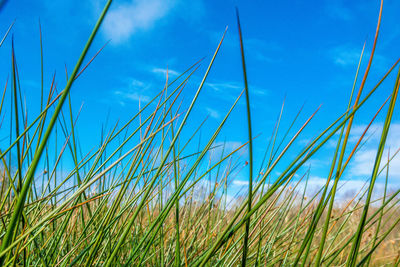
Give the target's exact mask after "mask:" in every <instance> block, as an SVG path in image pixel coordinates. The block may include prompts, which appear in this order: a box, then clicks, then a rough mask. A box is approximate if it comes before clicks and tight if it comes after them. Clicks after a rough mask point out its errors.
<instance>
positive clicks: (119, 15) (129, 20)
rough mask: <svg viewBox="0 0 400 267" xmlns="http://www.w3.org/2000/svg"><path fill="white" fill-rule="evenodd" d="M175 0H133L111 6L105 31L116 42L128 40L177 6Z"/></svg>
mask: <svg viewBox="0 0 400 267" xmlns="http://www.w3.org/2000/svg"><path fill="white" fill-rule="evenodd" d="M175 4H176V1H175V0H131V1H128V2H125V3H121V4H119V5H116V6H115V7H113V8H111V9H110V11H109V12H108V14H107V16H106V18H105V21H104V25H103V31H104V34H105V35H106V36H107V38H111V39H112V42H113V43H114V44H118V43H121V42H123V41H126V40H128V39H129V38H130V37H131V36H132V35H133V34H134V33H135V32H137V31H140V30H148V29H150V28H151V27H153V26H154V25H155V23H156V22H157V21H159V20H160V19H162V18H164V17H165V16H167V15H168V13H169V12H170V11H171V10H172V8H173V7H174V6H175Z"/></svg>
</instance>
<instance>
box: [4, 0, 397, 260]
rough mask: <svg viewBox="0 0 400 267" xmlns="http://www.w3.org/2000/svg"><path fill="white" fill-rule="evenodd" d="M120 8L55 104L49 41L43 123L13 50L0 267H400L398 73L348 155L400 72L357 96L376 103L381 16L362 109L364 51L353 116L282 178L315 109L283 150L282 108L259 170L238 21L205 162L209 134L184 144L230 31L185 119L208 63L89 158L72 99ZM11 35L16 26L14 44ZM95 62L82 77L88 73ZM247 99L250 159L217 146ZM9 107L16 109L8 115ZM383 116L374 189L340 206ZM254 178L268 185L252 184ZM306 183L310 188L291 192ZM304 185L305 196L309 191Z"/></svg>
mask: <svg viewBox="0 0 400 267" xmlns="http://www.w3.org/2000/svg"><path fill="white" fill-rule="evenodd" d="M110 4H111V1H108V2H107V4H106V6H105V8H104V11H103V13H102V14H101V16H100V18H99V20H98V22H97V24H96V25H95V27H94V30H93V32H92V34H91V35H90V37H89V40H88V42H87V44H86V46H85V47H84V49H83V52H82V54H81V56H80V57H79V59H78V61H77V64H76V66H75V68H74V69H73V71H72V72H71V74H69V75H68V74H67V80H68V82H67V84H66V86H65V88H64V89H63V90H62V91H61V92H60V93H58V94H57V93H56V88H55V84H56V78H55V77H54V78H53V81H52V83H51V85H50V91H49V93H48V96H47V99H45V94H44V89H43V88H44V87H45V86H44V82H43V51H42V38H41V33H40V44H41V46H40V47H41V51H40V53H41V57H42V61H41V71H42V76H41V105H40V106H41V108H40V113H39V114H38V115H37V116H36V117H35V118H34V119H33V120H32V119H31V120H28V118H27V115H26V114H27V107H26V105H24V104H23V102H22V94H23V92H22V90H21V88H20V81H19V74H18V64H17V60H16V56H15V55H16V53H17V51H14V48H12V51H11V66H12V68H11V69H12V71H11V74H10V77H11V78H10V81H8V80H7V81H6V83H5V87H4V90H3V94H2V99H1V104H0V115H2V116H3V114H5V113H6V110H5V109H6V106H8V107H11V110H9V111H7V114H9V116H10V119H9V121H10V123H11V124H10V127H9V130H10V132H11V133H12V134H10V135H9V136H10V144H9V146H8V147H6V148H5V149H4V150H2V151H0V160H1V164H2V165H1V173H0V182H1V188H0V207H1V209H0V210H1V214H0V218H1V223H0V239H1V247H0V265H4V266H8V265H24V266H30V265H34V266H36V265H43V266H76V265H79V266H81V265H82V266H91V265H105V266H115V265H117V266H120V265H124V266H130V265H135V266H142V265H145V266H170V265H175V266H182V265H184V266H204V265H207V266H216V265H217V266H222V265H223V266H236V265H242V266H244V265H248V266H253V265H256V266H272V265H298V264H301V265H303V266H304V265H307V266H308V265H311V264H313V265H315V266H320V265H344V264H346V265H348V266H355V265H357V264H358V265H362V264H371V265H380V264H383V263H391V264H395V265H398V264H399V263H400V254H399V251H398V245H399V234H398V233H399V230H400V229H399V226H398V223H399V221H400V215H399V207H400V206H399V201H400V199H399V193H400V190H397V191H394V192H389V190H387V185H388V180H389V179H390V172H389V166H390V162H391V160H392V159H393V158H394V157H395V156H396V155H397V153H398V151H399V150H396V152H395V153H393V154H392V155H390V154H388V159H387V161H386V163H385V164H381V162H382V157H383V151H384V148H385V144H386V138H387V135H388V131H389V128H390V125H391V120H392V116H393V110H394V107H395V103H396V99H397V94H398V89H399V77H400V71H399V74H398V75H397V78H396V80H395V85H394V89H393V91H392V93H391V94H390V95H389V96H388V98H387V99H386V101H385V102H383V103H382V105H381V106H380V107H379V108H378V109H377V110H376V114H375V116H374V117H373V118H372V119H371V123H370V124H369V125H368V126H367V127H366V129H365V131H364V133H363V134H362V135H361V136H360V137H359V140H358V142H357V143H356V145H355V146H354V147H349V146H350V145H349V143H348V138H349V133H350V131H351V127H352V123H353V120H354V119H355V114H356V112H357V114H358V112H359V110H360V108H361V107H362V106H363V105H364V104H365V103H366V102H367V101H368V100H369V99H371V98H372V97H373V95H374V93H375V92H376V91H378V90H379V89H380V85H381V84H382V82H383V81H384V80H386V79H387V78H388V76H389V74H390V73H392V71H393V70H394V69H395V68H396V66H397V64H398V62H399V60H398V61H396V62H395V63H394V64H393V66H392V67H391V68H390V69H389V70H388V71H387V72H386V73H385V74H384V75H383V76H382V78H381V80H379V81H378V82H377V83H376V85H375V86H374V87H372V89H369V91H368V93H366V94H365V96H364V97H361V95H362V94H361V92H362V91H365V90H368V89H367V88H364V86H365V80H366V78H367V76H368V73H369V69H370V67H371V65H372V59H373V54H374V49H375V46H376V40H377V38H378V33H379V25H380V19H381V13H382V5H381V12H380V15H379V19H378V26H377V31H376V36H375V41H374V45H373V50H372V52H371V55H370V60H369V64H368V66H367V68H366V70H365V72H364V76H363V79H362V82H361V86H360V88H359V90H358V93H357V96H356V98H355V100H354V102H353V94H354V92H355V85H356V83H357V80H358V73H359V70H360V66H361V61H362V59H363V52H364V49H363V51H362V52H361V56H360V63H359V65H358V67H357V74H356V76H355V79H354V85H353V88H352V90H351V96H350V99H349V102H348V105H347V107H346V108H345V110H344V112H343V114H339V115H338V117H337V119H336V120H335V121H334V122H332V123H331V124H330V125H329V126H328V127H327V128H326V129H324V130H323V131H322V132H320V133H318V134H317V135H316V137H315V138H313V139H312V140H310V142H309V144H307V145H305V146H303V149H302V150H301V151H300V152H299V153H298V154H297V155H296V156H295V157H294V159H292V160H289V159H286V161H285V162H284V163H287V164H285V166H286V167H285V169H284V170H283V171H282V170H280V172H279V173H280V174H279V175H277V174H276V173H277V172H276V170H277V165H278V164H282V162H283V159H284V158H285V156H286V155H287V153H288V150H289V148H291V147H293V146H294V145H295V144H297V143H296V141H297V140H298V138H299V136H300V135H301V133H302V132H303V130H304V128H305V127H307V125H308V124H309V123H310V122H311V120H312V119H313V118H314V116H315V115H316V113H317V111H318V109H317V110H316V111H315V112H314V113H313V114H311V115H309V117H308V118H307V119H306V120H305V121H303V122H302V123H300V125H299V126H298V125H297V120H298V118H299V114H300V113H301V112H302V109H300V110H299V112H298V114H297V115H296V116H295V118H294V119H293V120H292V122H291V123H290V127H289V128H288V129H286V131H285V134H284V135H283V138H282V139H281V140H278V131H280V127H279V125H280V122H281V119H282V118H283V116H282V114H283V107H284V105H282V110H281V112H280V115H279V118H278V120H277V123H276V125H275V128H274V129H273V134H272V136H271V138H270V145H269V146H268V148H267V149H266V150H265V157H264V160H263V161H262V164H261V166H254V160H253V153H252V146H253V145H252V144H253V140H254V138H255V137H254V136H253V135H252V131H251V125H252V124H251V105H250V98H249V91H251V88H249V87H248V83H247V72H246V65H245V56H244V55H245V42H244V41H243V37H242V33H241V28H240V23H239V15H237V18H238V26H239V27H238V29H239V37H240V47H241V51H240V53H241V56H242V63H243V64H242V67H243V74H244V76H243V77H244V90H243V92H242V93H241V94H239V95H238V96H237V99H236V100H235V101H234V102H233V103H232V105H231V107H230V109H229V111H228V112H227V114H226V115H225V116H224V118H223V119H222V120H221V121H220V123H219V125H218V127H216V128H215V129H213V130H211V131H209V132H208V134H209V137H208V139H207V140H206V142H205V143H204V145H200V144H201V142H199V145H198V146H196V147H197V149H196V150H194V151H193V150H191V149H190V148H193V147H195V146H194V145H193V143H194V142H196V140H197V138H199V139H200V135H199V131H200V129H202V128H203V125H204V124H203V123H201V124H199V125H198V128H196V129H193V130H192V135H190V136H187V135H183V134H182V131H183V130H184V129H186V128H187V126H186V125H187V122H188V121H189V120H190V119H191V118H192V117H191V111H192V109H193V107H194V106H195V105H196V100H197V98H198V96H199V95H200V93H201V91H202V88H203V86H204V84H205V82H206V79H207V76H208V74H209V72H210V71H211V70H212V66H213V62H214V59H215V58H216V57H217V56H218V52H219V50H220V48H221V45H222V44H223V39H224V36H225V33H226V31H225V33H224V34H223V36H222V38H221V41H220V43H219V44H218V46H217V48H216V50H215V52H214V55H213V57H212V59H211V60H210V62H209V64H208V67H207V70H206V71H205V73H204V75H203V79H202V81H201V82H200V84H199V86H198V89H197V91H196V92H195V94H194V96H193V98H192V100H191V102H190V104H189V106H188V107H187V108H185V110H182V108H181V105H182V102H181V92H182V91H183V90H184V89H185V86H186V84H187V83H189V82H191V80H190V79H191V77H192V75H193V74H194V73H195V72H198V71H199V69H198V68H199V65H200V63H202V62H203V60H201V61H199V62H197V63H195V64H194V65H192V66H190V67H189V68H188V69H187V70H186V71H185V72H183V73H182V74H181V75H180V76H178V77H177V78H176V79H174V80H172V81H170V80H169V78H168V75H167V79H166V83H165V86H164V88H163V89H162V90H161V91H160V92H159V93H158V94H156V95H155V96H154V97H153V99H151V100H150V101H149V102H148V103H147V104H146V105H144V106H143V107H140V109H139V111H138V112H137V113H136V114H134V115H133V116H132V118H131V119H130V120H129V121H127V122H126V123H125V124H123V125H122V126H119V127H118V124H115V126H113V127H111V128H109V129H107V128H104V129H102V138H101V142H100V143H99V144H98V146H96V147H94V148H93V149H92V150H90V151H89V152H82V151H81V149H79V148H80V140H79V139H78V138H77V136H78V135H77V134H76V133H77V132H78V131H79V129H77V127H76V121H77V119H78V116H79V114H78V115H75V116H74V114H73V112H72V105H71V101H72V100H71V98H70V90H71V88H72V86H73V84H75V83H76V82H79V76H80V75H81V74H82V73H83V71H84V70H85V69H86V67H87V66H88V64H90V63H91V62H92V61H93V59H94V57H96V56H97V55H98V53H96V54H95V56H94V57H93V58H92V59H90V60H87V52H88V50H89V48H90V46H91V43H92V40H93V39H94V37H95V36H96V33H97V31H98V29H99V27H100V25H101V23H102V21H103V19H104V16H105V15H106V13H107V10H108V8H109V6H110ZM11 27H12V24H11V26H10V27H9V30H10V29H11ZM9 30H8V31H7V32H6V33H5V35H4V37H3V38H2V41H1V43H0V47H1V45H2V44H3V42H4V40H6V37H7V35H8V32H9ZM100 50H101V49H100ZM85 60H86V61H87V62H88V63H87V64H86V66H84V65H83V63H84V61H85ZM7 92H9V95H10V99H8V98H7ZM242 94H244V95H245V97H246V103H247V120H248V132H249V134H248V137H249V138H248V141H247V142H246V143H244V144H242V145H241V146H239V147H237V148H235V149H233V150H225V145H224V144H223V145H222V147H219V146H221V145H216V142H215V141H216V139H217V137H218V135H219V133H220V132H221V130H222V129H223V128H224V125H225V124H226V123H227V121H228V120H229V118H230V116H231V113H232V111H233V110H234V109H235V107H236V105H237V103H238V101H240V99H241V96H242ZM66 100H68V105H67V104H66V103H65V102H66ZM8 102H9V103H10V105H4V103H7V104H8ZM387 103H389V105H388V107H387V110H386V119H385V123H384V127H383V130H382V133H381V140H380V143H379V147H378V153H377V155H376V160H375V164H374V168H373V171H372V173H371V177H366V182H365V186H364V187H363V188H362V189H361V190H360V191H359V192H357V194H356V195H355V196H354V197H352V198H351V199H350V200H349V201H347V202H346V203H342V202H341V203H338V202H337V200H336V201H335V195H336V193H337V192H338V191H339V190H342V188H341V187H340V186H339V181H340V180H341V178H342V174H343V173H344V171H345V170H346V167H347V166H348V164H349V162H351V160H352V159H353V158H354V157H357V151H358V150H359V149H360V147H361V146H362V145H363V144H364V142H366V133H367V131H368V129H369V127H370V125H371V124H372V123H373V121H374V120H375V119H376V117H377V115H378V114H379V113H380V112H382V111H383V110H385V108H386V105H387ZM66 112H67V113H69V114H65V113H66ZM296 127H297V130H295V131H294V133H292V131H293V129H295V128H296ZM52 133H53V134H52ZM290 133H292V135H291V136H290ZM337 134H338V136H339V139H338V141H337V145H336V149H335V152H334V154H333V156H332V160H331V166H330V170H329V173H328V174H327V177H326V178H327V181H326V184H325V185H324V186H322V187H321V188H320V189H319V191H318V192H316V193H315V194H312V195H311V196H310V195H309V194H308V193H307V192H308V190H307V189H308V186H309V175H310V168H308V165H309V164H308V163H309V160H310V159H311V158H312V157H313V155H315V154H316V153H317V152H318V151H319V150H321V149H322V148H323V147H324V146H325V145H326V143H327V142H328V141H330V140H331V139H332V137H333V136H335V135H337ZM60 140H62V141H60ZM60 142H62V146H61V147H60V146H59V144H60ZM297 145H298V146H299V144H297ZM221 148H222V149H221ZM245 149H248V150H247V151H248V152H249V158H248V161H249V163H247V161H246V160H247V157H246V158H243V155H244V154H243V153H242V152H240V151H243V150H245ZM346 152H350V153H346ZM84 153H86V154H84ZM14 154H16V155H17V157H16V158H14V157H13V156H12V155H14ZM213 154H214V155H213ZM215 154H218V155H217V157H215ZM67 157H68V158H72V159H73V164H74V166H73V168H72V169H68V170H67V169H65V168H63V167H62V164H61V162H62V161H63V160H64V159H65V158H67ZM256 167H258V169H259V171H258V172H255V171H254V170H255V168H256ZM243 169H245V170H248V171H249V183H248V188H247V191H246V192H245V193H244V194H240V192H239V194H238V195H236V196H235V197H234V198H233V200H228V192H229V188H230V184H231V183H232V181H234V180H235V179H236V178H237V175H238V173H240V172H241V171H242V170H243ZM60 173H62V174H63V175H62V176H61V177H60V175H59V174H60ZM381 173H384V174H386V179H385V190H384V192H383V195H382V196H380V197H379V198H378V199H373V198H372V192H373V190H374V184H375V182H376V179H377V177H378V175H380V174H381ZM297 176H298V177H301V178H295V177H297ZM331 180H333V185H332V183H330V181H331ZM301 184H305V186H304V188H303V189H301V186H300V185H301ZM331 185H332V186H331Z"/></svg>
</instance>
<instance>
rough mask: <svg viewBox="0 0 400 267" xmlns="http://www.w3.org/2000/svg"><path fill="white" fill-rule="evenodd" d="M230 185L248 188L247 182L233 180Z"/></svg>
mask: <svg viewBox="0 0 400 267" xmlns="http://www.w3.org/2000/svg"><path fill="white" fill-rule="evenodd" d="M232 184H233V185H236V186H248V185H249V181H242V180H233V181H232Z"/></svg>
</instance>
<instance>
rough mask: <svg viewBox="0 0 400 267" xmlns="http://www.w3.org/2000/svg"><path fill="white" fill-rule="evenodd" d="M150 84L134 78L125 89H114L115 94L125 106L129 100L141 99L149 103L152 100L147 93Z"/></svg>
mask: <svg viewBox="0 0 400 267" xmlns="http://www.w3.org/2000/svg"><path fill="white" fill-rule="evenodd" d="M149 87H150V85H148V84H146V83H144V82H142V81H139V80H136V79H132V80H130V81H129V83H128V85H127V86H126V88H124V89H118V90H115V91H114V95H115V96H116V97H117V98H118V102H119V103H120V104H121V105H122V106H124V105H125V102H126V101H127V100H131V101H132V100H133V101H139V100H140V101H141V102H144V103H147V102H149V101H150V97H149V96H148V95H147V94H145V92H146V90H148V89H149Z"/></svg>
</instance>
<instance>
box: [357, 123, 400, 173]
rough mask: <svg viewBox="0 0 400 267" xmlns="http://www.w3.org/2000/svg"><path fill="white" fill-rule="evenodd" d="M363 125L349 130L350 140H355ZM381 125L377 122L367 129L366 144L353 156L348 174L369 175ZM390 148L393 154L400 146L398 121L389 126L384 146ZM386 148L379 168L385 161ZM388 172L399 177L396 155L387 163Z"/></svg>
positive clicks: (399, 158)
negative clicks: (367, 137)
mask: <svg viewBox="0 0 400 267" xmlns="http://www.w3.org/2000/svg"><path fill="white" fill-rule="evenodd" d="M365 127H366V126H365V125H356V126H355V127H354V129H353V130H352V132H351V137H350V141H352V142H355V141H356V140H358V138H359V137H360V135H361V134H362V132H363V131H364V129H365ZM382 128H383V125H382V123H377V124H374V125H372V126H371V128H370V130H369V135H370V136H369V139H368V142H367V144H365V145H364V147H363V148H362V149H361V150H360V151H359V152H358V153H357V154H356V155H355V156H354V159H353V161H352V163H351V166H350V174H351V175H354V176H370V175H371V174H372V169H373V166H374V163H375V158H376V153H377V147H378V144H379V141H380V137H381V133H382ZM389 147H390V149H391V154H392V155H393V154H394V153H395V152H396V150H397V149H399V148H400V123H393V124H392V125H391V126H390V130H389V134H388V137H387V140H386V148H389ZM387 154H388V149H385V150H384V152H383V158H382V162H381V165H380V169H381V168H383V167H384V165H385V164H386V163H387ZM389 174H390V176H391V177H396V178H400V157H399V156H398V155H396V156H395V157H394V158H393V160H392V161H391V162H390V164H389Z"/></svg>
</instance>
